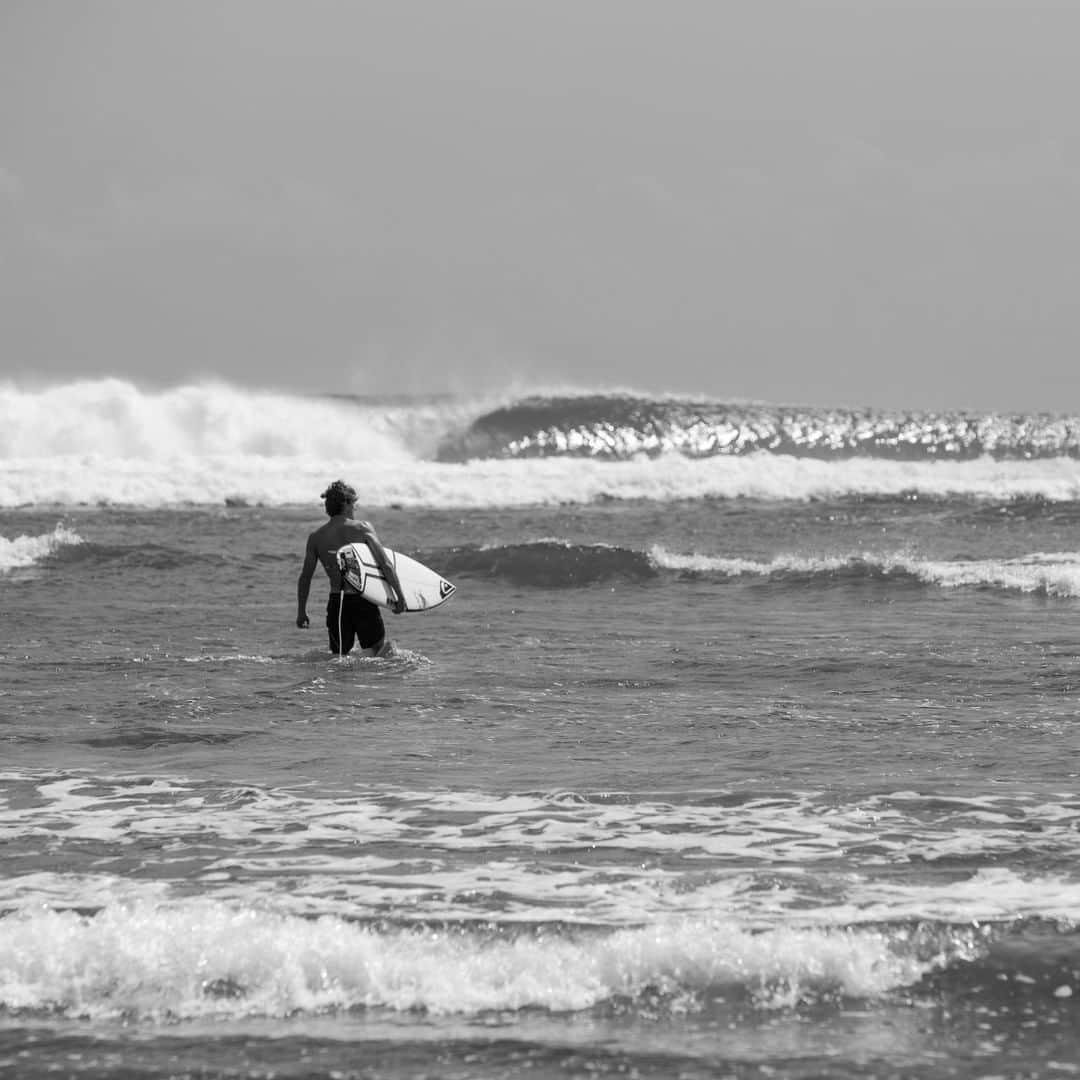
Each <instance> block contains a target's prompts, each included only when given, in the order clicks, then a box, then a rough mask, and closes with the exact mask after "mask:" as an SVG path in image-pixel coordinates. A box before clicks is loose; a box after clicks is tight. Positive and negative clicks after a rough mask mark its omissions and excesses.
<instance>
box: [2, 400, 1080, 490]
mask: <svg viewBox="0 0 1080 1080" xmlns="http://www.w3.org/2000/svg"><path fill="white" fill-rule="evenodd" d="M1078 457H1080V420H1076V419H1074V418H1067V417H1066V418H1053V417H1046V416H1033V417H1023V416H1017V417H1001V416H984V417H970V416H961V415H956V416H947V417H930V416H916V415H908V414H905V415H903V416H900V415H893V414H888V413H868V412H867V413H856V412H850V411H849V412H843V411H836V410H820V409H801V410H799V409H792V408H781V407H771V406H744V405H727V404H722V403H709V402H705V403H692V402H680V401H674V400H668V399H659V400H654V399H650V398H641V397H628V396H625V395H606V396H605V395H593V396H582V397H565V396H562V397H560V396H548V397H536V398H528V399H524V400H523V401H519V402H517V403H516V404H509V405H507V404H506V403H500V402H498V401H497V400H494V399H493V400H491V401H486V400H454V399H448V398H447V399H437V400H411V401H402V400H400V399H386V400H379V399H374V398H370V399H359V398H344V397H321V398H319V397H310V396H299V395H290V394H287V393H283V392H271V391H267V390H253V391H247V390H243V389H239V388H235V387H229V386H222V385H216V384H204V385H192V386H184V387H178V388H175V389H171V390H164V391H157V392H151V391H144V390H140V389H138V388H136V387H134V386H132V385H131V384H129V383H125V382H121V381H119V380H114V379H108V380H99V381H95V382H79V383H71V384H67V385H64V386H58V387H52V388H47V389H42V390H29V389H22V388H19V387H16V386H13V385H10V384H2V383H0V463H2V464H3V468H2V469H0V508H23V507H42V506H49V507H53V506H57V507H65V506H124V507H140V508H143V507H148V508H152V507H164V506H189V505H192V506H223V505H227V506H234V507H243V506H311V505H313V504H317V501H318V500H317V496H318V493H319V492H320V491H322V490H323V488H324V487H325V485H326V483H327V481H328V480H329V479H331V478H333V477H335V476H344V477H348V478H350V479H351V482H352V483H354V484H358V485H359V486H360V487H361V488H362V491H363V499H364V503H365V506H366V507H369V508H372V509H378V508H380V507H388V506H402V507H410V508H411V507H430V508H435V509H439V508H455V509H457V508H466V509H467V508H492V507H525V506H560V505H581V504H589V503H597V502H605V501H612V500H653V501H673V500H700V499H738V498H750V499H761V500H779V499H787V500H809V499H840V498H850V497H856V498H910V497H919V498H930V499H953V498H970V499H980V500H994V501H1011V500H1026V499H1042V500H1049V501H1054V502H1071V501H1080V468H1078V464H1077V459H1078Z"/></svg>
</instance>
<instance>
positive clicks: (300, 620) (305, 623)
mask: <svg viewBox="0 0 1080 1080" xmlns="http://www.w3.org/2000/svg"><path fill="white" fill-rule="evenodd" d="M296 625H297V628H298V629H300V630H306V629H307V628H308V627H309V626H310V625H311V620H310V619H309V618H308V617H307V616H306V615H303V614H301V615H297V616H296Z"/></svg>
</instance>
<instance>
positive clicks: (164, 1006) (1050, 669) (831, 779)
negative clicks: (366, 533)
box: [0, 379, 1080, 1080]
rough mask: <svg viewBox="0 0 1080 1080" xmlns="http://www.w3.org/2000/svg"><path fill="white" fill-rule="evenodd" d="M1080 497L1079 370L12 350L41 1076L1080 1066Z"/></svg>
mask: <svg viewBox="0 0 1080 1080" xmlns="http://www.w3.org/2000/svg"><path fill="white" fill-rule="evenodd" d="M338 477H341V478H343V479H345V480H346V481H348V482H349V483H351V484H353V485H354V486H356V487H357V488H358V490H359V491H360V514H361V516H364V517H367V518H369V519H370V520H371V521H372V522H373V524H374V525H375V527H376V528H377V530H378V532H379V535H380V537H381V538H382V540H383V542H384V543H386V544H387V545H389V546H391V547H393V548H396V549H398V550H400V551H403V552H406V553H408V554H410V555H413V556H414V557H416V558H419V559H420V560H421V561H423V562H425V563H428V564H429V565H430V566H432V567H434V568H435V569H437V570H438V571H439V572H440V573H442V574H443V575H445V576H446V577H447V578H448V579H450V580H451V581H453V582H454V583H455V585H456V586H457V593H456V594H455V595H454V596H453V597H452V598H451V599H450V601H448V602H447V603H446V604H444V605H442V606H441V607H439V608H436V609H434V610H432V611H428V612H424V613H414V614H405V615H402V616H393V615H392V614H390V613H387V615H386V619H387V624H388V629H389V631H390V636H391V637H392V639H393V642H394V648H393V650H392V652H391V654H390V655H389V656H387V657H385V658H379V659H372V658H364V657H352V656H350V657H346V658H338V657H333V656H331V655H330V654H329V651H328V648H327V642H326V634H325V630H324V629H323V627H322V612H323V608H324V600H323V598H324V594H325V581H324V579H323V577H322V572H321V571H319V572H318V575H319V576H318V577H317V579H316V582H315V586H314V588H313V590H312V597H311V602H310V605H309V613H310V615H311V619H312V627H311V628H310V629H308V630H299V629H297V628H296V626H295V597H296V578H297V574H298V572H299V569H300V563H301V560H302V556H303V551H304V543H305V539H306V537H307V534H308V533H309V532H310V531H311V530H312V529H313V528H315V527H316V526H317V525H319V524H320V522H321V521H322V520H325V518H324V515H323V512H322V505H321V502H320V500H319V493H320V492H321V491H322V490H323V488H324V487H325V486H326V484H327V483H328V482H329V481H331V480H333V479H335V478H338ZM1078 536H1080V418H1076V417H1066V416H1025V415H991V414H974V413H950V414H929V413H927V414H919V413H912V412H905V413H900V412H896V413H892V412H888V411H886V410H872V409H862V410H860V409H848V408H822V407H813V408H811V407H806V408H800V407H796V406H789V405H770V404H760V403H740V402H725V401H721V400H710V399H706V398H700V399H691V398H675V397H659V396H655V395H646V394H634V393H629V392H609V393H590V394H585V393H565V394H564V393H519V394H510V393H507V394H504V395H502V396H499V397H496V396H493V397H491V398H490V399H488V400H480V399H478V398H454V397H441V398H429V399H409V398H385V399H378V398H363V397H347V396H323V397H319V396H299V395H289V394H287V393H283V392H274V391H269V390H253V389H244V388H240V387H236V386H229V385H224V384H214V383H202V384H198V385H194V384H193V385H189V386H183V387H177V388H174V389H170V390H149V389H145V388H143V389H140V388H138V387H136V386H133V385H131V384H130V383H127V382H123V381H121V380H115V379H100V380H88V381H81V382H70V383H67V384H63V385H52V386H39V387H31V386H28V385H19V384H16V383H10V382H9V383H6V384H0V1075H3V1076H5V1077H6V1076H11V1077H13V1078H18V1080H23V1078H36V1077H46V1076H48V1077H57V1076H60V1077H73V1078H79V1080H89V1078H105V1077H109V1078H113V1077H125V1078H134V1077H153V1078H166V1077H169V1078H181V1077H183V1078H188V1077H191V1078H194V1077H199V1078H206V1077H230V1078H249V1077H250V1078H255V1077H260V1078H261V1077H280V1078H294V1077H296V1078H299V1077H320V1078H327V1080H329V1078H343V1077H350V1078H365V1080H373V1078H393V1080H397V1078H405V1077H409V1078H412V1077H428V1078H435V1077H440V1078H447V1080H450V1078H454V1080H464V1078H470V1080H471V1078H504V1077H506V1078H519V1077H530V1078H539V1080H544V1078H566V1077H590V1078H596V1077H605V1076H612V1077H638V1078H652V1077H656V1078H668V1077H671V1078H674V1077H680V1078H686V1080H693V1078H698V1077H735V1078H740V1080H743V1078H745V1080H749V1078H753V1080H758V1078H761V1080H765V1078H769V1080H776V1078H779V1080H786V1078H796V1077H805V1078H809V1077H919V1078H925V1080H938V1078H955V1077H961V1078H967V1077H971V1078H975V1077H985V1078H989V1077H1024V1078H1037V1077H1054V1078H1061V1077H1068V1076H1070V1075H1076V1074H1078V1073H1080V930H1078V921H1080V859H1078V857H1080V784H1078V775H1080V738H1078V728H1077V719H1078V718H1077V706H1076V701H1077V694H1078V690H1080V663H1078V660H1077V641H1078V639H1080V600H1078V598H1080V541H1078Z"/></svg>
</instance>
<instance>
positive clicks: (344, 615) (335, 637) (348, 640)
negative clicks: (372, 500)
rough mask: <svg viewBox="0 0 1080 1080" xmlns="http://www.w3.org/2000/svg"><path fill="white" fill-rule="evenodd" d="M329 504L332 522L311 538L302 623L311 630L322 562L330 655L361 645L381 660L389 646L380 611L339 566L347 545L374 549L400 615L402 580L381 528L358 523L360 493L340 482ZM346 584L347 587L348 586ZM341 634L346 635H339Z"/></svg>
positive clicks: (299, 612)
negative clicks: (312, 595) (311, 602)
mask: <svg viewBox="0 0 1080 1080" xmlns="http://www.w3.org/2000/svg"><path fill="white" fill-rule="evenodd" d="M320 498H322V499H323V500H324V501H325V505H326V513H327V515H328V516H329V518H330V520H329V521H328V522H327V523H326V524H325V525H322V526H320V527H319V528H318V529H316V530H315V531H314V532H313V533H312V534H311V535H310V536H309V537H308V539H307V551H306V552H305V553H304V566H303V569H301V571H300V578H299V580H298V581H297V583H296V625H297V626H298V627H299V628H300V629H301V630H305V629H307V627H308V626H309V625H310V621H309V619H308V616H307V600H308V593H309V592H310V591H311V578H312V575H313V574H314V573H315V567H316V566H317V565H318V564H319V563H322V565H323V569H324V570H325V571H326V575H327V577H329V578H330V599H329V600H328V601H327V604H326V629H327V632H328V633H329V635H330V651H331V652H332V653H334V654H335V655H338V656H344V655H345V654H346V653H348V652H349V650H350V649H352V647H353V642H354V640H356V641H359V642H360V648H361V649H362V650H363V652H364V655H365V656H378V655H379V653H380V652H382V651H383V649H384V648H385V647H386V628H385V627H384V626H383V621H382V615H381V614H380V613H379V609H378V608H377V607H376V606H375V605H374V604H373V603H371V602H370V601H369V600H365V599H364V597H363V596H361V595H360V593H358V592H357V591H356V590H355V589H354V588H353V587H352V585H350V584H349V583H348V582H347V581H346V582H344V583H343V582H342V578H341V571H340V570H339V569H338V564H337V551H338V548H340V547H343V546H344V545H345V544H352V543H357V542H359V543H364V544H367V546H368V547H369V548H370V549H371V553H372V554H373V555H374V556H375V561H376V562H377V563H378V564H379V568H380V569H381V570H382V572H383V575H384V576H385V578H386V580H387V582H388V583H389V585H390V587H391V588H392V589H393V591H394V596H395V597H396V598H397V599H396V600H395V602H394V614H400V613H401V612H402V611H404V610H405V601H404V600H403V599H402V596H403V595H404V594H403V593H402V590H401V582H400V581H398V576H397V573H396V572H395V570H394V568H393V566H391V565H390V560H389V559H387V557H386V552H385V550H383V546H382V544H380V543H379V538H378V537H377V536H376V535H375V530H374V529H373V528H372V527H371V525H370V523H369V522H366V521H353V520H352V516H353V507H354V506H355V504H356V491H355V490H354V489H353V488H351V487H349V485H348V484H346V483H345V482H344V481H343V480H335V481H334V482H333V483H332V484H331V485H330V486H329V487H328V488H327V489H326V490H325V491H324V492H323V493H322V495H321V496H320ZM343 585H344V589H343V588H342V586H343ZM339 630H340V636H339Z"/></svg>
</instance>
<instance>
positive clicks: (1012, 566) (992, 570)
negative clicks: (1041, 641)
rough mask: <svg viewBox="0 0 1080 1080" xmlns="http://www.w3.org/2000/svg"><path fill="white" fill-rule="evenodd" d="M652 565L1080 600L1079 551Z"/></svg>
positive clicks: (673, 557)
mask: <svg viewBox="0 0 1080 1080" xmlns="http://www.w3.org/2000/svg"><path fill="white" fill-rule="evenodd" d="M649 556H650V558H651V559H652V561H653V563H654V564H655V565H656V566H658V567H661V568H662V569H667V570H689V571H694V572H697V573H710V574H724V575H727V576H728V577H744V576H747V577H771V576H773V575H774V574H790V573H801V574H809V575H813V574H828V573H836V572H838V571H842V570H845V569H848V568H852V567H855V566H865V567H870V568H872V569H876V570H878V571H880V572H881V573H883V574H891V573H896V572H904V573H907V574H910V575H911V576H912V577H915V578H917V579H918V580H920V581H924V582H926V583H927V584H929V585H939V586H941V587H943V588H963V587H969V588H970V587H983V588H996V589H1004V590H1009V591H1015V592H1027V593H1031V592H1041V593H1045V594H1046V595H1048V596H1063V597H1065V596H1080V552H1033V553H1032V554H1030V555H1023V556H1017V557H1015V558H1009V559H964V560H958V561H948V560H942V559H922V558H919V557H918V556H915V555H911V554H908V553H901V554H895V555H868V554H864V553H857V554H856V553H852V554H848V555H833V556H820V557H813V556H806V555H788V554H781V555H776V556H774V557H773V558H772V559H768V560H761V559H739V558H728V557H726V556H717V555H702V554H697V553H679V552H672V551H669V550H668V549H667V548H665V547H663V546H661V545H656V546H654V547H653V548H652V549H650V552H649Z"/></svg>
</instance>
